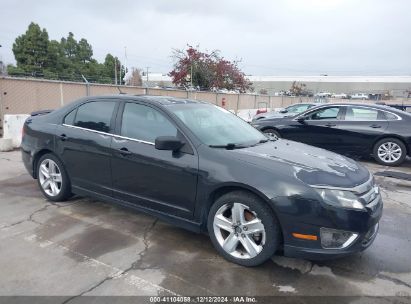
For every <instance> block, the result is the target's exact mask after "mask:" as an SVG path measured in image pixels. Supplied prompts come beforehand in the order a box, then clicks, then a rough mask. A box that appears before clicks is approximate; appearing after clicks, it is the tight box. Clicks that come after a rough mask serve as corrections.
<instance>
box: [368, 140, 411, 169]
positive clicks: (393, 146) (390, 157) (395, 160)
mask: <svg viewBox="0 0 411 304" xmlns="http://www.w3.org/2000/svg"><path fill="white" fill-rule="evenodd" d="M373 155H374V158H375V160H376V161H377V162H378V163H379V164H381V165H384V166H398V165H400V164H401V163H403V162H404V160H405V157H406V156H407V149H406V147H405V145H404V143H403V142H402V141H401V140H399V139H397V138H383V139H381V140H380V141H378V142H377V143H376V144H375V146H374V149H373Z"/></svg>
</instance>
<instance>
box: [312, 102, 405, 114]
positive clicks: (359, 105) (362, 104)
mask: <svg viewBox="0 0 411 304" xmlns="http://www.w3.org/2000/svg"><path fill="white" fill-rule="evenodd" d="M321 106H354V107H368V108H373V109H377V110H383V111H389V112H393V113H395V114H398V115H407V116H411V114H410V113H408V112H405V111H401V110H399V109H396V108H394V107H390V106H389V105H378V104H373V103H325V104H321V105H319V106H317V107H315V109H316V108H319V107H321ZM313 109H314V108H311V109H309V110H313Z"/></svg>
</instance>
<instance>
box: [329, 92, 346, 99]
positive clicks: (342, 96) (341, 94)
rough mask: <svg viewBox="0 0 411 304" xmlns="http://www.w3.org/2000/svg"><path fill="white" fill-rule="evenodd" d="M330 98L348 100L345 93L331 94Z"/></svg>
mask: <svg viewBox="0 0 411 304" xmlns="http://www.w3.org/2000/svg"><path fill="white" fill-rule="evenodd" d="M331 98H339V99H348V95H347V94H345V93H340V94H332V95H331Z"/></svg>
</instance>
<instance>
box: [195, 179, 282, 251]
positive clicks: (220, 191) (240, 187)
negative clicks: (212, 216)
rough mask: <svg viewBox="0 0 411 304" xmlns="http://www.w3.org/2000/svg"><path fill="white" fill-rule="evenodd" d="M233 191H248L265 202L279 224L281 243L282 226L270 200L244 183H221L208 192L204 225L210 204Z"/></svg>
mask: <svg viewBox="0 0 411 304" xmlns="http://www.w3.org/2000/svg"><path fill="white" fill-rule="evenodd" d="M234 191H244V192H248V193H250V194H252V195H254V196H256V197H257V198H259V199H261V200H262V201H263V202H264V203H265V204H267V206H268V207H269V208H270V209H271V211H272V212H273V214H274V216H275V217H276V219H277V222H278V225H279V228H280V236H281V238H280V243H281V244H283V240H284V238H283V228H282V226H281V221H280V220H279V217H278V215H277V212H276V210H275V209H274V206H273V204H272V201H271V200H270V199H269V198H268V197H267V196H265V195H264V194H263V193H261V192H260V191H258V190H257V189H255V188H252V187H249V186H247V185H244V184H237V183H235V184H225V185H221V186H220V187H218V188H216V189H214V190H213V191H212V192H211V193H210V195H209V197H208V201H207V207H206V208H205V212H204V214H203V219H202V222H203V225H204V227H206V226H207V218H208V215H209V213H210V209H211V206H212V205H213V204H214V203H215V202H216V201H217V200H218V199H219V198H220V197H221V196H223V195H224V194H227V193H230V192H234Z"/></svg>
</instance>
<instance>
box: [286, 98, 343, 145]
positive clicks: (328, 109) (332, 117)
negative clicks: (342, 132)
mask: <svg viewBox="0 0 411 304" xmlns="http://www.w3.org/2000/svg"><path fill="white" fill-rule="evenodd" d="M341 115H342V107H341V106H331V105H330V106H324V107H321V108H319V109H314V110H312V111H309V112H306V113H303V114H301V115H299V116H297V117H296V118H294V119H292V120H291V122H290V125H289V126H288V127H287V128H286V129H284V130H281V135H283V137H284V138H287V139H291V140H295V141H299V142H303V143H306V144H309V145H313V146H317V147H321V148H324V149H328V150H337V149H338V147H339V145H340V139H339V138H338V134H339V129H338V127H339V123H340V118H341Z"/></svg>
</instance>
